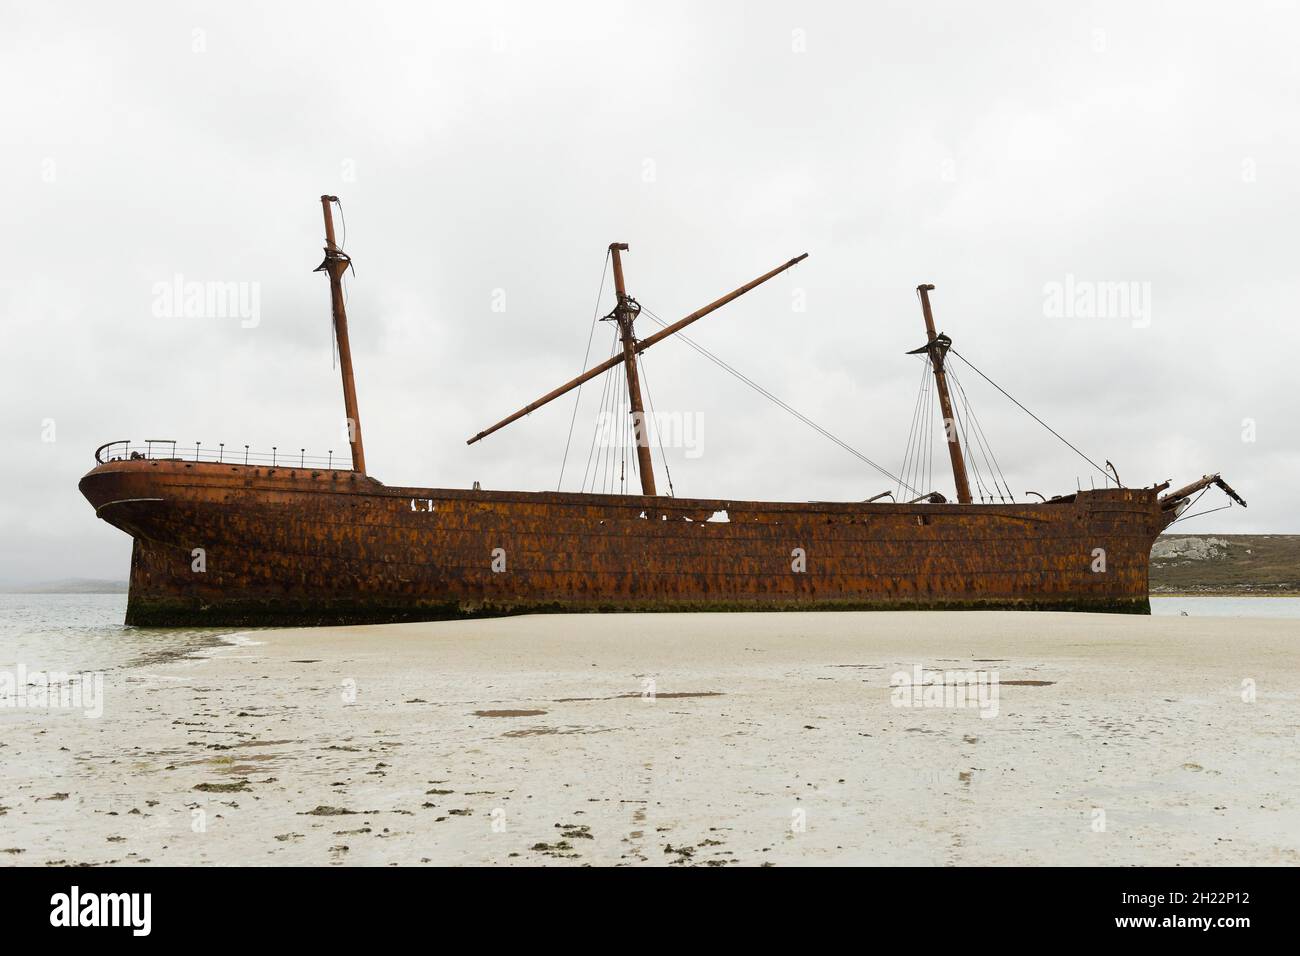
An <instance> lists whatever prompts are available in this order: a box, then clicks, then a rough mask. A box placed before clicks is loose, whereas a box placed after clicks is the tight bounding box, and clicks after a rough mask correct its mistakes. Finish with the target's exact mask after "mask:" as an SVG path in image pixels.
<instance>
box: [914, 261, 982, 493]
mask: <svg viewBox="0 0 1300 956" xmlns="http://www.w3.org/2000/svg"><path fill="white" fill-rule="evenodd" d="M933 288H934V286H932V285H919V286H917V287H916V291H917V292H919V293H921V312H922V314H923V315H924V316H925V334H926V335H927V336H928V337H929V341H928V342H927V343H926V345H925V347H924V348H921V349H917V351H918V352H923V351H924V352H929V353H930V364H931V365H933V366H934V383H935V385H936V386H938V389H939V408H940V409H941V410H942V412H943V430H944V434H945V435H946V436H947V438H948V457H949V458H951V459H952V477H953V481H955V482H956V484H957V501H958V502H960V503H961V504H964V505H968V504H970V503H971V497H970V480H969V479H968V478H967V477H966V460H965V459H964V458H963V457H962V454H961V440H960V439H959V437H958V435H957V419H956V418H955V417H954V416H953V413H952V397H951V396H950V395H949V394H948V375H947V373H946V372H945V371H944V370H943V360H944V358H945V356H947V354H948V347H949V346H951V345H952V340H951V339H950V338H948V336H946V335H939V334H937V333H936V332H935V330H934V315H933V313H931V311H930V291H931V290H932V289H933Z"/></svg>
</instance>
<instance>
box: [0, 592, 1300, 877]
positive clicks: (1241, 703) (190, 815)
mask: <svg viewBox="0 0 1300 956" xmlns="http://www.w3.org/2000/svg"><path fill="white" fill-rule="evenodd" d="M1298 648H1300V622H1296V621H1284V620H1262V619H1231V620H1229V619H1205V618H1178V617H1166V618H1159V617H1151V618H1147V617H1128V616H1105V615H1074V614H1030V613H1021V614H1016V613H966V614H959V613H951V614H946V613H910V612H898V613H883V614H852V613H845V614H830V613H825V614H770V615H762V614H730V615H722V614H718V615H625V616H596V615H584V616H547V617H516V618H504V619H495V620H484V621H466V622H448V623H436V624H411V625H392V626H378V627H356V628H323V629H311V630H280V631H258V632H252V633H249V634H247V635H244V636H242V637H241V638H239V639H238V640H237V641H235V642H234V643H231V644H229V645H227V646H222V647H219V648H214V649H212V650H210V651H207V652H204V653H203V654H202V655H200V656H198V657H190V658H183V659H177V660H173V661H168V662H164V663H159V664H150V665H147V666H140V667H135V668H130V669H122V670H118V671H114V672H110V673H109V674H107V675H106V679H105V687H104V695H105V701H104V713H103V716H102V717H100V718H98V719H91V718H88V717H86V716H84V715H82V714H80V713H77V712H69V711H51V712H37V711H14V710H10V711H6V712H4V713H3V714H0V729H2V731H3V733H2V734H0V758H2V759H3V763H4V767H5V774H4V780H3V786H2V789H0V851H3V854H0V862H3V863H15V864H22V865H45V864H69V865H71V864H92V865H93V864H109V863H118V864H130V863H139V864H149V863H153V864H185V865H213V864H215V865H222V864H251V865H260V864H307V865H348V864H351V865H357V864H364V865H389V864H402V865H418V864H506V865H521V866H522V865H537V864H545V865H587V864H595V865H710V866H719V865H746V866H756V865H767V864H772V865H778V866H789V865H801V864H857V863H861V864H922V865H925V864H948V865H990V864H991V865H1001V864H1049V865H1053V864H1102V865H1135V864H1136V865H1147V864H1185V865H1203V864H1244V865H1259V864H1296V863H1298V862H1300V798H1298V797H1297V794H1298V793H1300V760H1298V759H1297V757H1298V753H1297V751H1298V750H1300V735H1298V731H1300V693H1298V692H1300V656H1298V655H1297V649H1298ZM917 666H921V667H925V668H931V669H939V670H942V671H954V672H956V671H983V672H993V671H996V672H997V674H998V681H999V684H998V687H997V708H996V710H997V713H996V716H984V714H987V713H988V710H987V708H986V709H984V710H983V711H982V710H981V709H980V708H978V707H974V706H968V707H957V706H937V707H903V706H897V705H896V704H897V702H898V700H897V699H898V697H899V695H898V694H897V693H895V692H893V690H892V689H891V686H890V682H891V677H892V675H894V674H895V673H897V672H908V673H910V672H913V669H914V668H915V667H917Z"/></svg>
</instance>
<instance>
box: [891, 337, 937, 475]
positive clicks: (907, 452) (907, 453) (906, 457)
mask: <svg viewBox="0 0 1300 956" xmlns="http://www.w3.org/2000/svg"><path fill="white" fill-rule="evenodd" d="M921 363H922V364H921V384H920V387H918V388H917V390H916V405H915V406H914V407H913V408H912V424H911V426H910V427H909V428H908V430H907V445H906V446H905V447H904V448H903V464H902V467H901V468H900V469H899V471H900V472H901V473H902V474H904V475H905V474H907V465H908V462H910V461H911V460H912V443H913V441H914V439H915V435H916V425H917V421H918V420H919V419H920V417H921V396H922V395H924V394H925V378H926V374H927V370H926V368H925V366H926V365H928V364H929V362H928V360H926V359H925V358H924V357H923V358H922V359H921ZM894 497H895V499H898V498H901V497H903V486H902V484H901V483H899V485H898V488H897V494H895V496H894Z"/></svg>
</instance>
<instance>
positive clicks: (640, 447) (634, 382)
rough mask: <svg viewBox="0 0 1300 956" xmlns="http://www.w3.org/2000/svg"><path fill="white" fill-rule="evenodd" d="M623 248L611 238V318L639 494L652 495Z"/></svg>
mask: <svg viewBox="0 0 1300 956" xmlns="http://www.w3.org/2000/svg"><path fill="white" fill-rule="evenodd" d="M626 251H627V243H626V242H611V243H610V244H609V254H610V255H611V256H612V257H613V259H614V291H615V292H617V293H618V305H616V306H615V307H614V313H613V315H614V321H615V322H617V323H618V331H619V334H620V335H621V336H622V338H623V366H624V368H626V370H627V396H628V403H629V404H630V405H631V408H632V428H633V430H634V434H635V435H636V461H637V469H638V471H640V473H641V494H643V495H646V496H647V497H654V495H655V476H654V465H653V463H652V462H651V460H650V429H649V428H648V427H647V425H646V420H645V408H644V406H643V405H642V404H641V381H640V378H639V377H638V375H637V371H636V336H635V335H634V334H633V331H632V323H633V322H635V321H636V317H637V315H638V314H639V313H640V311H641V306H640V305H639V304H638V303H637V301H636V299H633V298H632V297H631V296H629V295H628V294H627V287H626V286H625V285H624V284H623V259H622V257H621V255H620V253H623V252H626Z"/></svg>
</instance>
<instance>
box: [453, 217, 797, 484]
mask: <svg viewBox="0 0 1300 956" xmlns="http://www.w3.org/2000/svg"><path fill="white" fill-rule="evenodd" d="M626 250H627V244H626V243H618V242H616V243H614V244H612V245H611V246H610V247H609V251H610V254H611V255H612V256H613V257H614V286H615V288H616V289H617V291H618V305H617V306H616V307H615V309H614V313H613V317H614V318H615V319H617V320H618V324H619V331H620V333H621V334H622V338H623V354H622V355H614V356H611V357H610V358H608V359H606V360H605V361H604V362H601V363H600V364H599V365H596V366H594V367H592V368H589V369H587V371H585V372H583V373H582V374H581V375H579V376H578V377H577V378H575V379H573V380H572V381H569V382H566V383H564V384H563V385H561V386H560V387H559V388H556V389H552V390H551V391H549V392H547V393H546V394H545V395H543V396H542V397H541V398H539V399H538V400H537V401H535V402H532V403H531V404H528V405H525V406H524V407H523V408H521V409H519V411H517V412H515V413H514V414H513V415H509V416H507V417H506V418H503V419H501V421H499V422H497V423H496V424H495V425H492V426H491V427H489V428H485V429H484V430H483V431H481V432H479V433H478V434H477V435H475V436H474V437H473V438H470V439H468V440H467V441H466V442H465V443H466V444H467V445H472V444H474V443H475V442H477V441H482V440H483V439H484V438H486V437H487V436H488V435H491V434H492V433H493V432H495V431H497V430H498V429H501V428H504V427H505V426H507V425H509V424H510V423H511V422H514V421H518V420H519V419H521V418H523V417H524V416H525V415H528V414H530V413H532V412H535V411H537V409H539V408H541V407H542V406H543V405H545V404H547V403H548V402H553V401H555V400H556V399H557V398H559V397H560V396H561V395H564V394H566V393H568V392H571V391H573V390H574V389H575V388H577V387H578V386H580V385H582V384H583V383H584V382H589V381H591V379H593V378H595V377H596V376H597V375H601V374H603V373H605V372H608V371H609V370H610V369H612V368H614V367H615V366H616V365H618V364H619V363H620V362H621V363H623V365H624V366H625V368H626V370H627V387H628V394H629V396H630V398H631V405H632V414H633V416H635V417H634V423H635V424H637V425H638V426H639V427H638V428H637V457H638V461H639V463H640V469H641V488H642V490H643V491H644V493H645V494H646V495H654V494H656V492H655V485H654V475H653V474H652V472H651V466H650V445H649V433H648V431H647V429H646V423H645V412H644V411H643V410H642V407H641V386H640V380H639V378H638V376H637V371H636V357H637V356H638V355H640V354H641V353H642V352H644V351H645V350H646V349H648V348H650V346H652V345H654V344H656V343H658V342H662V341H663V340H664V339H666V338H668V337H669V336H670V335H675V334H676V333H678V332H680V331H681V330H682V329H684V328H686V327H687V326H688V325H690V324H691V323H692V322H697V321H699V320H700V319H702V318H704V317H705V316H706V315H708V314H709V313H710V312H715V311H717V310H718V309H720V308H722V307H723V306H724V305H726V304H727V303H728V302H731V301H732V300H733V299H737V298H739V297H740V296H742V295H744V294H745V293H746V292H748V291H750V290H751V289H754V288H757V287H758V286H760V285H762V284H763V283H764V282H766V281H767V280H768V279H771V278H772V277H773V276H778V275H780V274H781V273H782V272H785V271H786V270H787V269H789V268H791V267H793V266H795V265H797V264H798V263H800V262H803V260H805V259H807V258H808V253H806V252H805V253H804V254H803V255H800V256H795V258H793V259H790V260H789V261H788V262H783V263H782V264H781V265H779V266H777V267H776V268H775V269H772V270H771V271H770V272H765V273H764V274H763V275H761V276H759V277H758V278H757V279H752V280H751V281H749V282H746V283H745V284H744V285H742V286H741V287H740V288H738V289H733V290H732V291H731V292H728V293H727V294H726V295H724V296H722V297H721V298H719V299H715V300H714V301H712V302H710V303H709V304H708V305H706V306H703V307H702V308H699V309H696V310H695V311H694V312H692V313H691V314H690V315H688V316H686V317H685V318H681V319H678V320H677V321H676V322H674V323H673V324H672V325H670V326H668V327H667V328H663V329H660V330H659V331H658V332H656V333H655V334H654V335H650V336H647V337H646V338H644V339H639V340H638V339H637V338H636V337H635V336H633V334H632V322H633V320H634V319H635V318H636V316H637V314H638V313H639V312H640V311H641V307H640V306H639V305H638V304H637V302H636V300H635V299H633V298H632V297H631V296H629V295H628V294H627V290H626V289H625V288H624V285H623V262H622V259H621V258H620V257H619V253H620V252H623V251H626Z"/></svg>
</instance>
